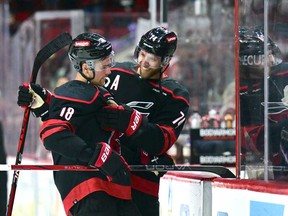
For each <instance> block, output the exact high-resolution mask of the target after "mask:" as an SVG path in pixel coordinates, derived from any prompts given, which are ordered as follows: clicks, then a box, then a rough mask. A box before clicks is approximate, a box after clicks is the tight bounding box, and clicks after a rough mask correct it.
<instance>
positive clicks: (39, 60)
mask: <svg viewBox="0 0 288 216" xmlns="http://www.w3.org/2000/svg"><path fill="white" fill-rule="evenodd" d="M71 42H72V37H71V35H70V34H69V33H62V34H60V35H59V36H57V37H56V38H55V39H53V40H52V41H51V42H49V43H48V44H47V45H45V46H44V47H43V48H42V49H41V50H40V51H39V52H38V53H37V55H36V57H35V60H34V63H33V68H32V74H31V77H30V83H35V82H36V79H37V75H38V71H39V69H40V67H41V66H42V64H43V63H44V62H45V61H46V60H47V59H48V58H49V57H50V56H51V55H52V54H54V53H55V52H57V51H58V50H60V49H61V48H63V47H65V46H67V45H68V44H70V43H71ZM29 117H30V107H26V108H25V111H24V116H23V121H22V127H21V132H20V138H19V143H18V149H17V155H16V161H15V165H18V164H21V161H22V154H23V151H24V143H25V138H26V133H27V126H28V122H29ZM18 177H19V170H15V171H14V174H13V179H12V184H11V190H10V196H9V202H8V208H7V213H6V215H7V216H11V214H12V209H13V204H14V198H15V192H16V187H17V181H18Z"/></svg>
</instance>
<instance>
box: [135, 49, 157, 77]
mask: <svg viewBox="0 0 288 216" xmlns="http://www.w3.org/2000/svg"><path fill="white" fill-rule="evenodd" d="M137 60H138V63H139V70H138V73H139V74H140V75H141V77H143V78H144V79H158V78H159V77H160V74H161V70H162V68H161V57H159V56H156V55H153V54H151V53H148V52H146V51H144V50H140V52H139V55H138V59H137Z"/></svg>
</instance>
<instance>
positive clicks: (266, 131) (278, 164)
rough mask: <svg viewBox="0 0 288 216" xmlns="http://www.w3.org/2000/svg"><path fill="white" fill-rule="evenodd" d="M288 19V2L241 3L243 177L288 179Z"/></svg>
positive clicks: (241, 138)
mask: <svg viewBox="0 0 288 216" xmlns="http://www.w3.org/2000/svg"><path fill="white" fill-rule="evenodd" d="M264 2H265V4H264ZM287 16H288V2H287V1H285V0H271V1H262V0H252V1H251V0H246V1H239V81H240V82H239V84H240V86H239V89H240V92H239V96H240V97H239V98H240V145H239V147H240V158H239V159H240V161H241V168H242V174H243V175H242V177H243V178H249V179H270V180H272V179H274V180H283V179H285V178H286V179H287V177H286V176H287V174H288V172H287V169H288V167H287V166H288V160H287V159H288V142H287V141H288V139H287V138H288V136H287V134H288V133H287V131H288V130H287V128H288V121H287V114H288V112H287V108H288V106H287V96H288V95H287V88H288V87H286V86H287V84H288V78H287V75H288V65H287V64H286V63H285V62H286V61H287V57H288V55H287V54H288V40H287V35H288V24H287ZM266 23H267V24H266ZM266 27H267V28H266ZM265 29H266V32H267V35H266V37H267V39H265V34H264V33H266V32H265ZM264 165H266V168H264Z"/></svg>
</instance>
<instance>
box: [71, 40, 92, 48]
mask: <svg viewBox="0 0 288 216" xmlns="http://www.w3.org/2000/svg"><path fill="white" fill-rule="evenodd" d="M74 45H75V47H86V46H90V41H86V40H81V41H75V43H74Z"/></svg>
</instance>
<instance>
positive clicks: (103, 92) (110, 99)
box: [98, 86, 118, 106]
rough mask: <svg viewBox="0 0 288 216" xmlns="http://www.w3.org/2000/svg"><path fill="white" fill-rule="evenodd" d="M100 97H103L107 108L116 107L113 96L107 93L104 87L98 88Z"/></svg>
mask: <svg viewBox="0 0 288 216" xmlns="http://www.w3.org/2000/svg"><path fill="white" fill-rule="evenodd" d="M98 88H99V90H100V92H101V95H102V96H103V98H104V100H105V101H106V103H107V105H109V106H118V104H117V103H116V102H115V99H114V96H113V95H112V94H111V93H110V92H109V91H107V89H105V88H104V87H101V86H98Z"/></svg>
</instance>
